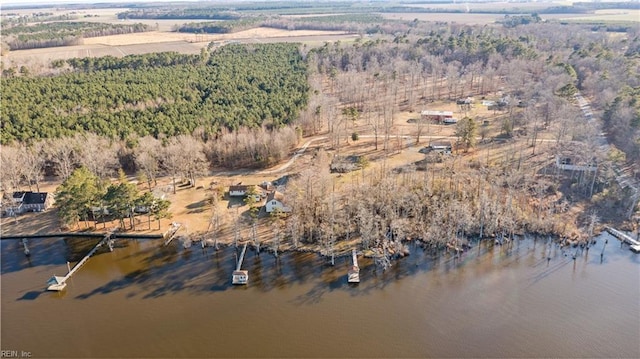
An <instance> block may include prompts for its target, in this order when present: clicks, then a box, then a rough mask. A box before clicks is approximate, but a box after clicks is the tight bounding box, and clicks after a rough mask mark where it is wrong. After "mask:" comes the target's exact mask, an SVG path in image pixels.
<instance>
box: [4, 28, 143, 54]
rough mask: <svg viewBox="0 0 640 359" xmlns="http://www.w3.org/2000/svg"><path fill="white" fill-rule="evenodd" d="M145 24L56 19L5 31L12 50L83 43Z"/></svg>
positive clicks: (6, 40)
mask: <svg viewBox="0 0 640 359" xmlns="http://www.w3.org/2000/svg"><path fill="white" fill-rule="evenodd" d="M148 30H149V27H148V26H147V25H144V24H130V25H129V24H127V25H124V24H104V23H94V22H53V23H42V24H36V25H18V26H13V27H11V28H8V29H5V30H4V34H3V35H4V37H5V38H4V39H3V41H4V42H5V43H6V44H8V45H9V48H10V49H11V50H24V49H33V48H40V47H55V46H70V45H78V44H80V40H81V39H83V38H86V37H96V36H107V35H120V34H129V33H134V32H144V31H148Z"/></svg>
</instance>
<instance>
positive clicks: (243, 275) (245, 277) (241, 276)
mask: <svg viewBox="0 0 640 359" xmlns="http://www.w3.org/2000/svg"><path fill="white" fill-rule="evenodd" d="M247 244H248V243H245V244H244V247H242V252H241V253H240V258H238V264H237V266H236V270H234V271H233V274H232V275H231V284H247V283H248V282H249V271H246V270H242V269H241V268H242V262H243V261H244V254H245V253H246V252H247Z"/></svg>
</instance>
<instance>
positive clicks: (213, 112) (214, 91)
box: [0, 44, 308, 144]
mask: <svg viewBox="0 0 640 359" xmlns="http://www.w3.org/2000/svg"><path fill="white" fill-rule="evenodd" d="M159 59H160V60H159ZM69 63H70V64H71V66H74V67H75V66H79V67H81V68H82V71H72V72H67V73H63V74H61V75H58V76H52V77H29V76H19V77H13V78H5V77H3V78H2V79H0V85H1V86H2V89H3V108H4V109H3V111H2V114H1V115H0V116H1V117H0V118H1V120H2V123H3V128H2V132H1V133H0V143H3V144H7V143H10V142H12V141H19V142H28V141H30V140H35V139H41V138H52V137H62V136H72V135H73V134H74V133H76V132H84V131H90V132H94V133H96V134H99V135H102V136H107V137H110V138H113V139H126V138H128V137H130V136H132V135H134V134H135V135H137V136H147V135H151V136H154V137H156V138H158V137H159V136H161V135H166V136H175V135H178V134H190V133H192V132H193V131H194V130H195V129H197V128H204V130H205V131H206V132H208V133H212V134H215V133H216V132H218V131H219V130H220V129H221V128H224V127H226V128H229V129H238V128H240V127H243V126H247V127H254V128H259V127H261V126H263V125H268V126H276V127H277V126H282V125H285V124H289V123H292V122H293V121H294V120H295V119H296V118H297V116H298V113H299V111H300V109H301V108H303V107H304V106H305V105H306V102H307V99H308V85H307V74H306V63H305V62H304V60H303V59H302V56H301V54H300V52H299V50H298V45H296V44H256V45H246V46H245V45H228V46H224V47H223V48H221V49H219V50H217V51H215V52H213V53H211V54H210V55H209V54H207V53H206V51H204V52H203V53H202V54H201V55H200V56H199V57H191V56H189V55H178V54H166V55H157V54H150V55H140V56H137V57H125V58H122V59H115V58H106V59H101V60H96V59H93V60H90V59H85V60H79V61H77V60H70V61H69ZM145 63H146V65H144V64H145ZM165 65H166V66H165Z"/></svg>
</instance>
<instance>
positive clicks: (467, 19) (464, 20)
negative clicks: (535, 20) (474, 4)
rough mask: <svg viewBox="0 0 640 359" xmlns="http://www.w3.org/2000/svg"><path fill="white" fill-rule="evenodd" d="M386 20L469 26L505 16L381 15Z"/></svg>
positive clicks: (465, 14)
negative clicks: (453, 23) (451, 23)
mask: <svg viewBox="0 0 640 359" xmlns="http://www.w3.org/2000/svg"><path fill="white" fill-rule="evenodd" d="M380 15H382V16H383V17H384V18H386V19H391V20H404V21H411V20H414V19H418V20H420V21H438V22H455V23H461V24H469V25H485V24H492V23H494V22H496V21H497V20H500V19H503V18H504V15H503V14H469V13H436V12H434V13H384V14H380Z"/></svg>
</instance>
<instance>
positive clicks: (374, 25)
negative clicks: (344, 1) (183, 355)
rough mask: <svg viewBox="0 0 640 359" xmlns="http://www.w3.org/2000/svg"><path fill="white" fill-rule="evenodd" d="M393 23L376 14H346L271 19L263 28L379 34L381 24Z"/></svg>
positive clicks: (264, 23) (266, 21) (265, 22)
mask: <svg viewBox="0 0 640 359" xmlns="http://www.w3.org/2000/svg"><path fill="white" fill-rule="evenodd" d="M387 22H392V21H390V20H384V18H383V17H382V16H381V15H376V14H344V15H330V16H314V17H303V18H284V17H278V18H270V19H267V20H265V21H263V22H262V23H261V26H264V27H272V28H276V29H286V30H325V31H348V32H358V33H369V34H371V33H376V32H379V31H378V30H379V29H380V24H383V23H387Z"/></svg>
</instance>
